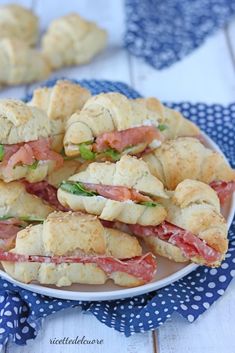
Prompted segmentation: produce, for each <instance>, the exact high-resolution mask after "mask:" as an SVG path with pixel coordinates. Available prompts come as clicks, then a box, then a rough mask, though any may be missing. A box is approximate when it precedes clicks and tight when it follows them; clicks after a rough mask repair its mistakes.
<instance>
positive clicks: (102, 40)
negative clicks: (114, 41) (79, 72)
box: [42, 13, 107, 69]
mask: <svg viewBox="0 0 235 353" xmlns="http://www.w3.org/2000/svg"><path fill="white" fill-rule="evenodd" d="M106 42H107V33H106V31H105V30H103V29H101V28H99V27H98V26H97V25H96V24H95V23H94V22H89V21H86V20H85V19H83V18H82V17H80V16H79V15H78V14H75V13H73V14H69V15H66V16H63V17H61V18H58V19H56V20H54V21H52V22H51V24H50V26H49V28H48V30H47V32H46V34H45V35H44V36H43V38H42V49H43V53H44V55H45V56H46V57H47V59H48V61H49V62H50V65H51V67H52V68H53V69H58V68H60V67H63V66H71V65H81V64H84V63H87V62H89V61H90V60H91V59H92V58H93V57H94V56H95V55H96V54H98V53H99V52H100V51H102V50H103V49H104V47H105V46H106Z"/></svg>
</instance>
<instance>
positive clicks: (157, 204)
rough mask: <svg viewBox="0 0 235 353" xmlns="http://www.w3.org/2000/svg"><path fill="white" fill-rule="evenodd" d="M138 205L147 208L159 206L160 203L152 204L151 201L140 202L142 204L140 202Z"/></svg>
mask: <svg viewBox="0 0 235 353" xmlns="http://www.w3.org/2000/svg"><path fill="white" fill-rule="evenodd" d="M140 205H143V206H147V207H156V206H161V204H160V203H158V202H153V201H142V202H140Z"/></svg>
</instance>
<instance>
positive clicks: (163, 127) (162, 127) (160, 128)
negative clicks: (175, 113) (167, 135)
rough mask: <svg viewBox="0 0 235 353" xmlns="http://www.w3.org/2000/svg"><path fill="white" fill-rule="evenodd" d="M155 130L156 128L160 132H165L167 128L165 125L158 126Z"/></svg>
mask: <svg viewBox="0 0 235 353" xmlns="http://www.w3.org/2000/svg"><path fill="white" fill-rule="evenodd" d="M157 128H158V130H160V131H164V130H166V129H167V128H168V127H167V125H165V124H159V125H158V127H157Z"/></svg>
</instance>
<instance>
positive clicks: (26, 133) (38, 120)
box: [0, 99, 50, 145]
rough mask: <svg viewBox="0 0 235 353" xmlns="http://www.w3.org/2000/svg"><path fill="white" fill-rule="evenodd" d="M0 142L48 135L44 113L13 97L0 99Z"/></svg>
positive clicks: (28, 139)
mask: <svg viewBox="0 0 235 353" xmlns="http://www.w3.org/2000/svg"><path fill="white" fill-rule="evenodd" d="M0 124H1V130H0V143H1V144H9V145H11V144H16V143H20V142H28V141H35V140H38V139H40V138H44V137H48V136H50V124H49V120H48V117H47V115H46V113H45V112H44V111H43V110H41V109H38V108H35V107H29V106H27V105H26V104H25V103H24V102H22V101H20V100H15V99H1V100H0Z"/></svg>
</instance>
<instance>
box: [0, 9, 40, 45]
mask: <svg viewBox="0 0 235 353" xmlns="http://www.w3.org/2000/svg"><path fill="white" fill-rule="evenodd" d="M38 35H39V28H38V17H37V16H36V15H35V14H33V12H32V11H30V10H28V9H26V8H25V7H23V6H20V5H18V4H9V5H1V6H0V38H1V39H2V38H10V39H19V40H21V41H22V42H24V43H25V44H27V45H35V44H36V42H37V39H38Z"/></svg>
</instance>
